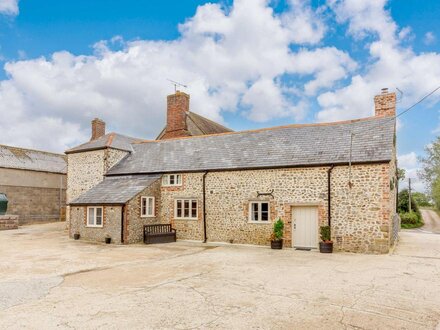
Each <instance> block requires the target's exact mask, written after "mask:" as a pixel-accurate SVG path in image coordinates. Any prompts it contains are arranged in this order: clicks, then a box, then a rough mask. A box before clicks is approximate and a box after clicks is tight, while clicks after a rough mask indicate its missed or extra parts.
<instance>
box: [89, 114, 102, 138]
mask: <svg viewBox="0 0 440 330" xmlns="http://www.w3.org/2000/svg"><path fill="white" fill-rule="evenodd" d="M104 135H105V122H104V121H102V120H101V119H99V118H95V119H93V120H92V137H91V139H90V141H93V140H96V139H99V138H100V137H102V136H104Z"/></svg>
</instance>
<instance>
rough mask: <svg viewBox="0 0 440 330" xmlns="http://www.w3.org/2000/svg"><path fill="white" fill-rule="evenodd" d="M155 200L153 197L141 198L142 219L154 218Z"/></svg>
mask: <svg viewBox="0 0 440 330" xmlns="http://www.w3.org/2000/svg"><path fill="white" fill-rule="evenodd" d="M154 202H155V198H154V197H151V196H142V197H141V217H154V213H155V210H154V204H155V203H154Z"/></svg>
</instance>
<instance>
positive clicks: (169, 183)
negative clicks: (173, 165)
mask: <svg viewBox="0 0 440 330" xmlns="http://www.w3.org/2000/svg"><path fill="white" fill-rule="evenodd" d="M162 185H163V186H166V187H173V186H181V185H182V175H181V174H164V176H163V177H162Z"/></svg>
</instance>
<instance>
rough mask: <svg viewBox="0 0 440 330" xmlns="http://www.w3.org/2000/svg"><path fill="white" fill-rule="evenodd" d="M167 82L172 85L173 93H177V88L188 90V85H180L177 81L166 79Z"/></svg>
mask: <svg viewBox="0 0 440 330" xmlns="http://www.w3.org/2000/svg"><path fill="white" fill-rule="evenodd" d="M167 80H168V81H169V82H170V83H172V84H173V85H174V93H175V92H177V87H183V88H188V85H185V84H182V83H180V82H178V81H174V80H171V79H167Z"/></svg>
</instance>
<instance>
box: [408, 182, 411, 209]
mask: <svg viewBox="0 0 440 330" xmlns="http://www.w3.org/2000/svg"><path fill="white" fill-rule="evenodd" d="M408 195H409V196H408V210H409V212H411V178H408Z"/></svg>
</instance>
